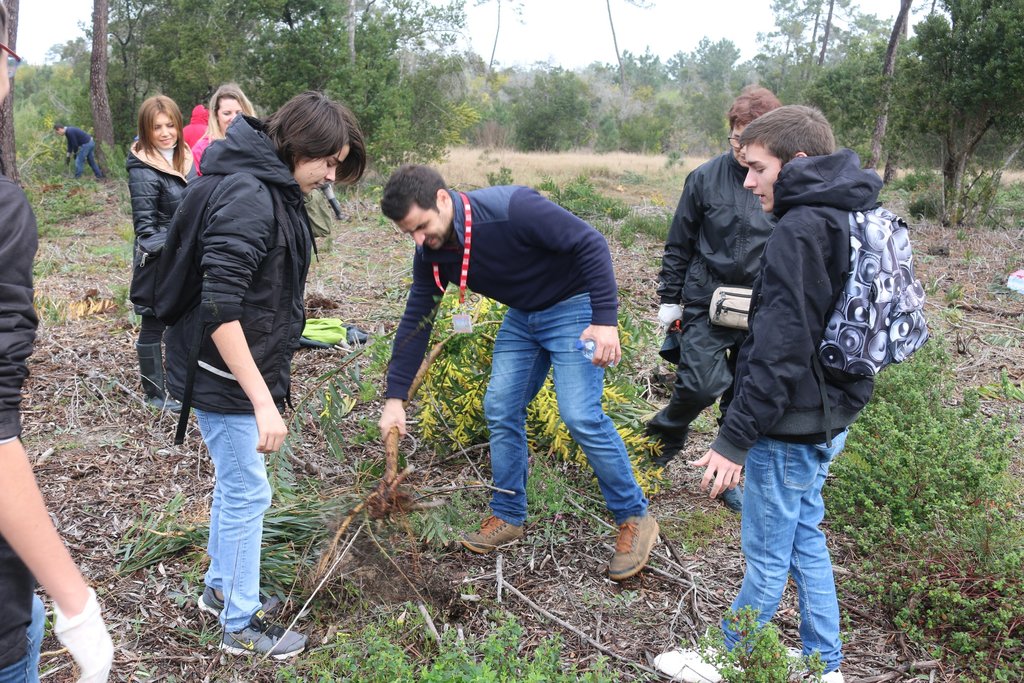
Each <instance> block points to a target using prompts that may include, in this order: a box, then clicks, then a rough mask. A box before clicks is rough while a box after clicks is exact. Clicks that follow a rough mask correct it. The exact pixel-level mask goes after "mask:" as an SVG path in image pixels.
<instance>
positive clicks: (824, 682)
mask: <svg viewBox="0 0 1024 683" xmlns="http://www.w3.org/2000/svg"><path fill="white" fill-rule="evenodd" d="M821 683H846V679H845V678H843V672H842V671H840V670H839V669H836V670H835V671H829V672H828V673H827V674H825V675H824V676H822V677H821Z"/></svg>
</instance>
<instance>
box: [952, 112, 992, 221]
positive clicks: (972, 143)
mask: <svg viewBox="0 0 1024 683" xmlns="http://www.w3.org/2000/svg"><path fill="white" fill-rule="evenodd" d="M994 123H995V121H994V120H993V119H992V118H989V119H988V120H987V121H986V122H985V123H984V124H983V125H981V126H980V127H979V128H978V129H977V130H975V131H973V132H972V134H971V135H970V137H968V138H966V139H965V140H964V141H963V142H962V143H961V144H959V145H958V144H957V141H956V140H954V139H953V134H952V133H947V135H946V139H945V140H944V141H943V145H942V148H943V149H942V155H943V161H942V177H943V188H944V194H945V201H944V204H943V210H942V224H943V225H946V226H949V225H962V224H963V222H964V218H965V212H966V202H965V197H964V196H963V195H964V179H965V176H966V174H967V161H968V160H969V159H970V158H971V156H972V155H973V154H974V150H975V149H977V147H978V145H979V144H980V143H981V140H982V138H984V137H985V133H987V132H988V131H989V129H991V128H992V126H993V124H994ZM950 130H954V129H953V127H950Z"/></svg>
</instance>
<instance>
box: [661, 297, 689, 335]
mask: <svg viewBox="0 0 1024 683" xmlns="http://www.w3.org/2000/svg"><path fill="white" fill-rule="evenodd" d="M682 318H683V307H682V306H680V305H679V304H662V305H661V308H659V309H658V330H659V331H660V332H661V333H662V334H665V333H666V332H668V328H670V327H672V323H674V322H675V321H677V320H682Z"/></svg>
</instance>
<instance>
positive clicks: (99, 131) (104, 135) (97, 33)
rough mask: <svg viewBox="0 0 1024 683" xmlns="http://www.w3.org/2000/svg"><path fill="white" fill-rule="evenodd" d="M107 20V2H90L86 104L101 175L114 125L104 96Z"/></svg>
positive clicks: (105, 0) (107, 172) (111, 139)
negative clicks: (90, 41)
mask: <svg viewBox="0 0 1024 683" xmlns="http://www.w3.org/2000/svg"><path fill="white" fill-rule="evenodd" d="M108 20H109V17H108V0H93V5H92V59H91V60H90V63H89V102H90V103H91V104H92V126H93V133H92V134H93V139H95V140H96V143H97V144H96V162H97V163H98V164H99V165H100V169H101V170H102V171H103V174H104V175H109V170H108V168H107V163H106V154H105V153H104V147H113V146H114V122H113V118H112V117H111V115H110V98H108V97H107V22H108Z"/></svg>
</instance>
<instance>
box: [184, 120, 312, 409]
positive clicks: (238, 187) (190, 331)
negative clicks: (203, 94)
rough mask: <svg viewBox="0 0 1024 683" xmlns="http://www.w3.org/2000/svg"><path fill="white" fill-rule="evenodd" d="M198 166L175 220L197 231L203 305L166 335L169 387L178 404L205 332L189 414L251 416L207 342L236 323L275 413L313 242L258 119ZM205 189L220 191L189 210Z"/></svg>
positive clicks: (301, 320)
mask: <svg viewBox="0 0 1024 683" xmlns="http://www.w3.org/2000/svg"><path fill="white" fill-rule="evenodd" d="M203 164H204V168H205V169H206V173H205V174H204V175H203V177H202V178H201V179H200V180H198V181H196V182H195V183H193V184H191V185H189V188H188V190H186V192H185V196H184V198H183V199H182V205H181V208H180V210H179V211H178V213H177V214H176V215H175V217H174V220H175V221H204V225H203V226H201V234H200V245H199V246H200V249H199V251H200V254H201V260H200V267H201V270H202V273H203V284H202V295H201V300H200V304H199V305H198V306H197V307H196V308H194V309H193V310H192V311H190V312H189V313H187V314H186V315H185V316H184V317H183V318H182V319H181V320H180V321H178V322H177V323H176V324H175V325H174V326H172V327H171V328H169V329H168V330H167V333H166V343H167V384H168V387H169V388H170V391H171V394H172V395H173V396H174V397H175V398H178V399H179V400H180V399H181V398H182V396H183V391H184V386H185V379H186V373H187V364H188V363H187V361H188V352H189V349H190V348H191V346H192V345H193V344H194V343H195V342H194V339H195V338H196V332H197V329H198V327H200V326H202V327H205V329H206V330H207V332H208V333H207V334H206V335H205V337H204V341H203V343H202V346H201V350H200V356H199V369H198V371H197V372H196V377H195V386H194V392H195V393H194V395H193V400H192V402H193V405H195V406H196V407H198V408H201V409H203V410H208V411H212V412H220V413H251V412H252V411H253V407H252V403H251V402H250V401H249V398H248V397H247V396H246V395H245V392H244V391H243V390H242V387H241V386H240V385H239V384H238V381H237V380H236V379H235V378H234V376H233V375H231V373H230V371H229V370H228V367H227V365H226V364H225V363H224V361H223V359H222V358H221V357H220V354H219V353H218V351H217V348H216V346H215V345H214V343H213V341H212V340H211V339H210V336H209V332H212V331H213V329H215V328H216V326H218V325H220V324H221V323H225V322H231V321H234V320H238V321H240V323H241V325H242V330H243V331H244V332H245V338H246V341H247V342H248V344H249V350H250V352H251V353H252V356H253V360H254V361H255V362H256V366H257V367H258V368H259V370H260V373H261V374H262V375H263V379H264V381H265V382H266V383H267V388H268V389H269V390H270V394H271V396H273V397H274V399H275V401H276V402H277V403H278V405H279V406H280V405H282V404H283V402H284V399H285V398H286V397H287V395H288V389H289V384H290V381H291V369H290V365H291V357H292V354H293V353H294V351H295V349H296V348H298V346H299V337H300V336H301V335H302V328H303V325H304V324H305V314H304V308H303V294H304V291H305V283H306V273H307V271H308V270H309V260H310V252H311V249H312V244H313V239H312V235H311V233H310V229H309V220H308V218H307V217H306V211H305V208H304V207H303V201H302V191H301V190H300V189H299V185H298V183H296V182H295V178H294V177H293V176H292V173H291V170H289V168H288V166H286V165H285V163H284V162H283V161H281V159H280V158H279V157H278V156H277V150H276V148H275V146H274V143H273V142H272V141H271V140H270V138H268V137H267V136H266V134H265V133H264V128H263V124H262V123H261V122H260V121H259V120H258V119H255V118H250V117H244V119H243V120H240V121H235V122H234V123H233V124H232V125H231V127H230V128H229V129H228V135H227V137H226V138H225V139H224V140H221V141H219V142H218V143H217V144H216V145H214V146H212V147H210V149H209V150H208V151H207V154H206V157H205V158H204V160H203ZM210 182H216V183H219V184H218V186H217V188H216V189H215V190H214V191H213V194H212V195H210V199H209V203H208V205H207V203H206V202H202V203H199V202H191V201H190V200H189V195H190V191H191V190H193V189H195V188H197V187H198V186H199V184H200V183H210ZM196 195H197V196H199V195H200V193H199V191H198V190H196ZM279 218H280V220H279Z"/></svg>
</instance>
